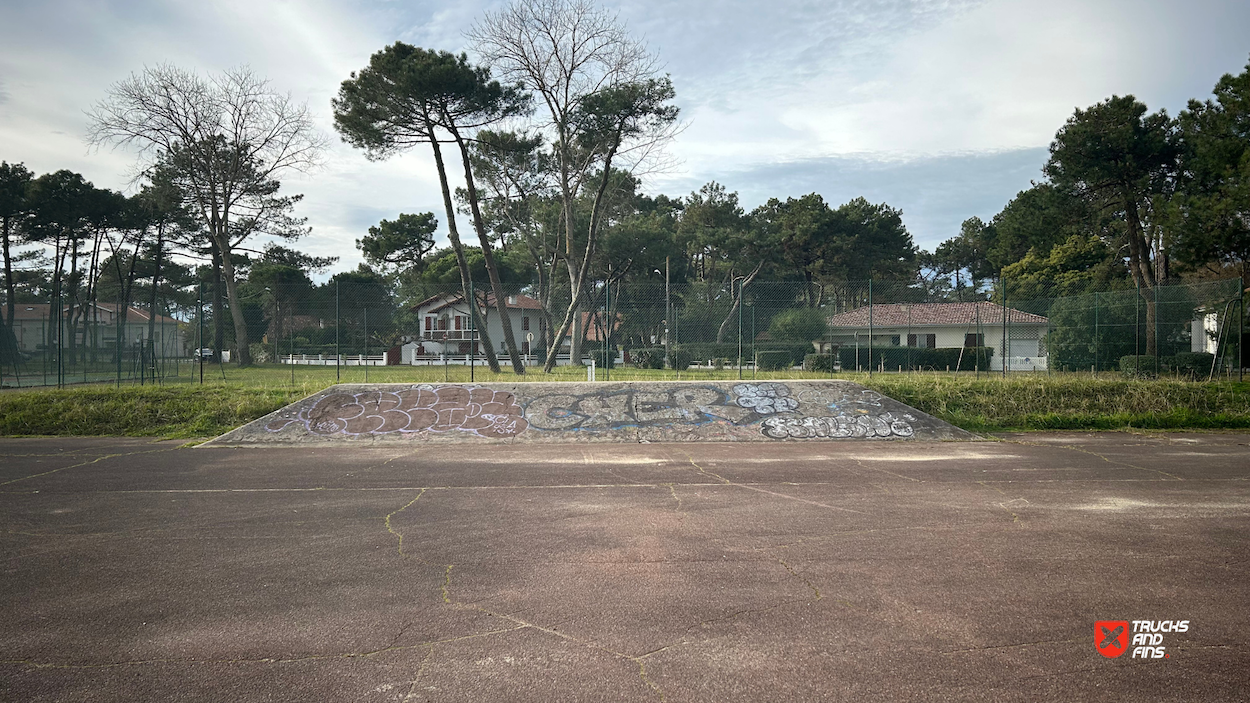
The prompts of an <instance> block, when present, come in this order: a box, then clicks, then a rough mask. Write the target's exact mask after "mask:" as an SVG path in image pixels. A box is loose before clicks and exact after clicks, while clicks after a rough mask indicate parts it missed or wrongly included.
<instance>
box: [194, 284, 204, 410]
mask: <svg viewBox="0 0 1250 703" xmlns="http://www.w3.org/2000/svg"><path fill="white" fill-rule="evenodd" d="M199 289H200V309H199V315H198V316H197V317H196V322H197V324H196V328H197V329H196V331H195V358H196V360H197V361H199V362H200V385H201V386H202V385H204V281H200V285H199Z"/></svg>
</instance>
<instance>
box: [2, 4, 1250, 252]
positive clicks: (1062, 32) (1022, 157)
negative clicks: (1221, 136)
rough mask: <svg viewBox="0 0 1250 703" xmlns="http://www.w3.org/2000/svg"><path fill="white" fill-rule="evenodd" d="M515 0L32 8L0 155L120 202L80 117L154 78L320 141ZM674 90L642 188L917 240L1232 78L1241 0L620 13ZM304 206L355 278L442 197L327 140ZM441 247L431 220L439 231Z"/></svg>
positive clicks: (405, 170) (305, 180)
mask: <svg viewBox="0 0 1250 703" xmlns="http://www.w3.org/2000/svg"><path fill="white" fill-rule="evenodd" d="M504 1H505V0H467V1H466V2H461V3H452V2H435V1H433V0H404V1H402V2H400V1H396V2H383V1H380V0H301V2H298V3H294V2H282V3H266V2H255V1H254V0H221V2H213V3H170V2H164V1H162V0H131V1H129V2H123V1H122V0H45V1H44V2H38V3H36V2H9V3H0V46H4V47H5V50H4V52H3V54H0V76H3V79H2V80H3V82H2V83H0V117H2V119H0V149H2V150H3V156H4V158H5V160H8V161H24V162H25V163H26V165H27V166H28V167H29V168H31V169H32V170H35V171H37V172H47V171H53V170H56V169H60V168H70V169H73V170H76V171H79V172H81V173H83V175H84V176H86V177H87V178H88V179H89V180H92V181H93V182H95V183H96V184H97V185H100V186H107V187H112V188H119V189H126V188H130V187H131V184H130V179H131V176H132V175H133V174H134V172H135V157H134V154H133V153H132V152H129V151H127V150H111V149H103V150H100V151H97V152H89V151H88V149H87V147H86V146H85V143H84V142H83V136H84V134H85V132H86V127H87V119H86V116H85V114H84V111H85V110H87V109H88V108H90V107H91V105H92V104H93V103H94V102H96V101H97V100H100V99H101V98H103V97H104V95H105V93H106V90H107V87H108V86H109V85H110V84H112V83H114V82H116V81H118V80H121V79H122V78H125V77H126V76H127V75H128V74H129V73H131V72H134V71H140V70H142V69H143V67H144V66H145V65H153V64H156V63H161V62H169V63H173V64H176V65H178V66H181V67H184V68H191V69H195V70H197V71H200V72H203V73H209V72H216V71H220V70H222V69H225V68H228V67H231V66H237V65H239V64H249V65H250V66H251V67H252V68H253V69H254V70H256V71H257V72H258V73H260V74H261V75H264V76H267V77H269V78H271V79H272V84H273V86H274V87H276V88H278V89H279V90H282V91H290V92H291V93H292V94H293V95H294V96H295V97H296V98H297V99H299V100H307V101H308V102H309V105H310V106H311V108H312V110H313V113H314V115H315V117H316V119H317V123H318V125H319V126H320V127H321V129H322V130H324V131H325V132H326V133H327V134H331V135H333V125H332V122H331V115H330V105H329V101H330V98H331V97H332V96H333V95H334V93H335V92H336V91H337V89H338V86H339V84H340V82H341V81H342V80H344V79H345V78H347V76H348V74H349V73H350V72H351V71H353V70H355V69H359V68H360V67H362V66H364V65H365V64H366V63H367V61H368V59H369V56H370V54H372V53H373V52H374V51H377V50H378V49H380V48H382V47H383V46H385V45H387V44H390V43H392V42H394V41H396V40H404V41H407V42H410V43H414V44H418V45H421V46H426V47H430V48H438V49H446V50H449V51H462V50H469V49H470V48H471V47H469V46H468V43H467V41H466V39H465V37H464V32H465V31H466V30H467V29H468V28H469V27H470V26H471V25H472V24H473V22H475V21H476V20H477V19H478V18H480V17H481V15H482V13H483V11H484V10H486V9H487V8H494V9H498V8H499V7H502V5H503V2H504ZM609 7H616V8H619V12H620V16H621V18H622V19H623V20H625V21H626V22H627V23H628V24H629V26H630V28H631V30H632V31H634V32H635V33H638V34H642V35H645V36H646V38H647V41H648V42H649V43H650V45H651V46H652V47H653V48H654V49H655V50H656V51H657V53H658V55H659V57H660V59H661V61H662V62H664V64H665V65H666V70H667V71H669V72H670V73H671V74H672V77H673V80H674V83H675V85H676V88H677V102H678V103H679V104H680V105H681V107H682V110H683V117H684V118H685V119H687V120H689V121H690V125H689V128H688V129H687V130H686V131H685V132H684V133H683V134H681V135H680V137H679V138H678V140H677V141H676V142H675V143H674V144H673V146H672V149H671V151H672V154H673V155H674V156H675V157H676V158H677V159H678V160H679V161H680V162H681V163H682V164H683V166H682V169H683V170H682V171H681V172H678V173H670V174H664V175H660V176H656V177H653V178H652V179H651V180H650V182H649V183H648V188H649V189H650V190H651V192H657V191H659V192H667V193H669V194H672V195H677V194H681V193H686V192H689V191H690V190H693V189H695V188H697V187H698V186H699V185H701V184H702V183H704V182H707V181H709V180H717V181H720V182H723V183H724V184H725V185H726V186H727V187H729V188H730V189H737V190H739V191H741V194H742V197H743V200H744V202H747V203H749V204H752V205H757V204H759V203H761V202H763V201H764V200H766V199H767V198H768V197H774V196H776V197H786V196H797V195H801V194H803V193H806V192H811V191H816V192H820V193H822V194H823V195H824V196H825V197H826V198H827V199H828V200H830V201H831V202H834V203H839V202H845V201H846V200H848V199H850V198H851V197H855V196H858V195H864V196H865V197H868V198H869V199H870V200H873V201H876V202H881V201H884V202H888V203H889V204H891V205H893V206H895V207H901V208H902V209H903V211H904V217H905V221H906V222H907V224H908V227H909V228H910V229H911V231H912V233H913V235H914V236H915V237H916V239H917V241H918V242H920V243H921V244H922V245H924V246H926V247H929V246H932V244H933V243H936V242H937V241H940V240H941V239H944V238H946V237H948V236H950V235H951V234H953V233H954V232H955V231H956V230H957V228H958V224H959V222H961V221H962V220H963V219H965V218H966V217H968V216H971V215H979V216H981V217H988V216H991V215H993V214H994V213H995V212H997V211H998V210H999V209H1001V207H1002V206H1003V204H1005V203H1006V201H1007V199H1009V198H1010V197H1011V196H1013V195H1014V194H1015V193H1016V192H1017V191H1018V190H1020V189H1021V188H1025V187H1027V186H1028V182H1029V180H1030V179H1032V178H1037V177H1038V176H1039V173H1038V169H1039V168H1040V166H1041V164H1042V162H1043V161H1044V160H1045V146H1046V145H1047V144H1048V143H1049V141H1050V139H1051V138H1052V137H1053V135H1054V133H1055V131H1056V130H1057V129H1058V128H1059V127H1060V125H1062V123H1063V121H1064V120H1065V119H1066V118H1067V116H1068V115H1070V114H1071V112H1072V109H1073V108H1074V107H1077V106H1082V107H1083V106H1087V105H1089V104H1092V103H1093V102H1096V101H1098V100H1101V99H1103V98H1105V97H1107V96H1109V95H1110V94H1112V93H1120V94H1124V93H1133V94H1135V95H1137V96H1138V97H1139V98H1141V99H1143V100H1145V101H1146V102H1147V104H1148V105H1150V106H1151V107H1152V108H1158V107H1166V108H1168V109H1169V110H1170V111H1171V112H1173V113H1174V112H1175V111H1176V110H1177V109H1178V108H1180V107H1183V105H1184V102H1185V100H1186V99H1187V98H1190V97H1199V98H1200V97H1204V96H1206V95H1207V94H1208V93H1209V91H1210V89H1211V86H1213V85H1214V83H1215V81H1216V80H1217V79H1218V78H1219V76H1220V75H1221V74H1223V73H1225V72H1229V71H1232V72H1240V71H1241V70H1242V69H1243V67H1244V66H1245V63H1246V58H1247V52H1248V51H1250V45H1248V44H1247V42H1246V40H1245V37H1244V28H1245V27H1246V26H1250V3H1245V2H1244V1H1242V0H1192V1H1191V2H1188V3H1175V2H1168V1H1166V0H1103V1H1102V2H1098V3H1091V2H1088V1H1087V0H771V1H770V2H768V3H759V2H756V1H755V0H721V1H719V2H711V1H710V0H645V1H644V0H621V2H619V4H617V5H610V6H609ZM284 184H285V187H286V188H287V189H288V190H289V191H290V192H292V193H304V194H305V196H306V197H305V200H304V201H303V202H302V203H300V205H299V212H300V213H301V214H302V215H304V216H307V217H308V218H309V224H311V225H312V226H313V234H312V236H310V237H308V238H307V239H305V240H303V241H302V242H301V243H300V246H301V247H303V248H305V249H307V250H308V251H310V252H311V253H314V254H317V255H323V256H325V255H336V256H341V257H342V260H341V262H340V264H339V268H352V267H354V266H355V265H356V263H357V262H358V261H359V256H358V252H357V251H356V250H355V247H354V240H355V239H357V238H359V237H360V236H362V235H363V234H364V232H365V231H366V230H367V228H368V227H369V226H370V225H372V224H375V223H376V222H377V220H379V219H382V218H388V219H389V218H393V217H394V216H395V215H397V214H399V213H400V212H425V211H433V212H435V213H437V214H439V219H440V221H441V220H443V219H444V217H443V216H442V200H441V194H440V192H439V189H438V185H437V179H436V177H435V174H434V169H433V165H432V163H431V159H430V158H429V154H428V152H427V151H423V150H420V149H418V150H415V151H413V152H411V153H408V154H405V155H401V156H399V157H396V158H394V159H391V160H389V161H386V162H383V163H372V162H368V161H366V160H365V159H364V157H363V156H362V155H361V154H360V153H359V152H357V151H355V150H353V149H351V148H349V147H347V146H346V145H343V144H341V143H336V144H335V145H334V146H333V147H332V148H331V150H330V152H329V154H328V155H327V161H326V164H325V166H324V167H323V168H322V169H320V170H318V171H317V172H315V173H311V174H307V175H304V174H291V175H289V176H288V177H287V178H286V179H285V180H284ZM443 227H444V230H445V223H444V226H443Z"/></svg>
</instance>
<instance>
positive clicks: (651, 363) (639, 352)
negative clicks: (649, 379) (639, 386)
mask: <svg viewBox="0 0 1250 703" xmlns="http://www.w3.org/2000/svg"><path fill="white" fill-rule="evenodd" d="M629 358H630V363H632V364H633V365H634V368H636V369H662V368H664V347H642V348H641V349H630V350H629Z"/></svg>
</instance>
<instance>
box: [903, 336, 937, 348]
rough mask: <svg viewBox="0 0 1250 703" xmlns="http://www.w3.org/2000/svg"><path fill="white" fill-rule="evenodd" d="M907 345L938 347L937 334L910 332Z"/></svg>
mask: <svg viewBox="0 0 1250 703" xmlns="http://www.w3.org/2000/svg"><path fill="white" fill-rule="evenodd" d="M907 346H909V347H919V348H921V349H937V335H936V334H909V335H907Z"/></svg>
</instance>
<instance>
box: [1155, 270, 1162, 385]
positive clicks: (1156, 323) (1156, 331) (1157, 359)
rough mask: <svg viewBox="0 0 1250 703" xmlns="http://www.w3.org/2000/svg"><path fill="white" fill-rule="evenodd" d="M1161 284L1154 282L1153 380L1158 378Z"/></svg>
mask: <svg viewBox="0 0 1250 703" xmlns="http://www.w3.org/2000/svg"><path fill="white" fill-rule="evenodd" d="M1160 285H1162V282H1160V281H1155V286H1154V299H1155V378H1158V377H1159V352H1160V351H1161V349H1160V348H1159V286H1160Z"/></svg>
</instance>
